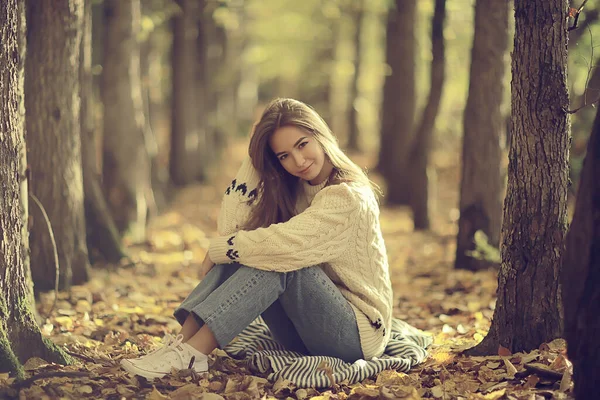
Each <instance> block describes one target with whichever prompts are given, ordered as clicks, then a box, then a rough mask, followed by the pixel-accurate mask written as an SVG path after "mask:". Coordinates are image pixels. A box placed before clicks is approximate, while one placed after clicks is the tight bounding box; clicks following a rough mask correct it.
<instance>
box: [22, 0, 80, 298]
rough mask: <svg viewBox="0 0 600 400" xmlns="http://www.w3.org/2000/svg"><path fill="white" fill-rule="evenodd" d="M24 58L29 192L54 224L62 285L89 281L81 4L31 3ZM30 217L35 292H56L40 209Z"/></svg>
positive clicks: (67, 0)
mask: <svg viewBox="0 0 600 400" xmlns="http://www.w3.org/2000/svg"><path fill="white" fill-rule="evenodd" d="M27 6H28V11H27V17H28V20H27V25H28V35H27V39H28V45H27V46H28V50H29V51H28V54H27V58H26V60H25V104H26V106H25V110H26V113H27V117H26V123H27V143H28V149H29V154H28V159H29V163H30V166H31V181H30V190H31V192H32V193H33V194H34V195H35V196H36V197H37V198H38V199H39V200H40V202H41V203H42V205H43V206H44V207H45V209H46V212H47V214H48V216H49V218H50V222H51V224H52V229H53V230H54V237H55V238H56V245H57V248H58V256H59V265H60V287H61V288H66V287H68V286H69V285H70V284H71V283H73V284H80V283H83V282H86V281H87V280H88V278H89V260H88V249H87V245H86V242H85V216H84V215H85V214H84V206H83V178H82V167H81V136H80V130H81V127H80V109H79V107H80V102H79V44H80V41H81V29H82V20H83V1H81V0H61V1H57V2H46V1H30V2H28V3H27ZM30 211H31V213H32V215H33V227H32V232H31V263H32V273H33V280H34V283H35V287H36V290H49V289H52V288H54V281H55V273H56V272H55V263H54V256H53V251H54V246H53V244H52V242H51V239H50V234H49V232H48V228H47V226H46V223H45V221H44V218H43V216H42V214H41V213H40V210H38V208H37V207H34V208H32V207H30Z"/></svg>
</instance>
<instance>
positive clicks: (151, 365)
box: [121, 337, 208, 380]
mask: <svg viewBox="0 0 600 400" xmlns="http://www.w3.org/2000/svg"><path fill="white" fill-rule="evenodd" d="M181 339H182V337H177V338H176V339H175V340H173V341H171V342H170V343H168V345H164V346H163V347H161V348H160V349H158V350H157V351H155V352H153V353H151V354H148V355H145V356H143V357H140V358H135V359H123V360H121V367H123V369H124V370H125V371H127V372H129V373H131V374H134V375H140V376H143V377H144V378H146V379H149V380H152V379H154V378H162V377H163V376H165V375H167V374H169V373H171V369H172V368H175V369H178V370H180V369H193V370H195V371H196V372H198V373H202V372H207V371H208V357H207V356H206V355H205V354H202V353H200V352H199V351H198V350H196V349H194V348H193V347H192V346H190V345H189V344H187V343H181ZM192 359H193V361H192Z"/></svg>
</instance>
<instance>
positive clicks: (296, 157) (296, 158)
mask: <svg viewBox="0 0 600 400" xmlns="http://www.w3.org/2000/svg"><path fill="white" fill-rule="evenodd" d="M294 161H295V162H296V165H297V166H298V167H301V166H303V165H304V161H305V160H304V157H303V156H302V154H299V153H295V154H294Z"/></svg>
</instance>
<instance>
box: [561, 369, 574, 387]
mask: <svg viewBox="0 0 600 400" xmlns="http://www.w3.org/2000/svg"><path fill="white" fill-rule="evenodd" d="M571 382H572V377H571V373H570V372H569V370H568V369H566V370H565V372H564V374H563V377H562V379H561V380H560V388H559V389H558V390H560V391H561V392H566V391H567V390H569V389H570V388H571Z"/></svg>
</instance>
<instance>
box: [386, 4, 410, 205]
mask: <svg viewBox="0 0 600 400" xmlns="http://www.w3.org/2000/svg"><path fill="white" fill-rule="evenodd" d="M416 19H417V2H416V0H396V7H395V9H392V10H390V11H389V15H388V23H387V40H386V59H387V63H388V65H389V67H390V69H391V71H389V72H388V75H387V76H386V78H385V84H384V88H383V105H382V108H383V114H382V119H381V142H380V150H379V165H378V169H379V170H380V171H381V173H382V174H383V176H384V178H385V182H386V186H387V194H386V198H387V201H388V203H389V204H408V202H409V196H408V190H409V188H408V187H407V182H406V176H404V175H405V174H404V162H405V161H406V156H407V154H408V150H407V149H408V147H409V144H410V143H411V140H412V131H413V126H414V118H415V107H416V102H415V97H416V93H415V69H416V64H415V63H416V40H415V21H416Z"/></svg>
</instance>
